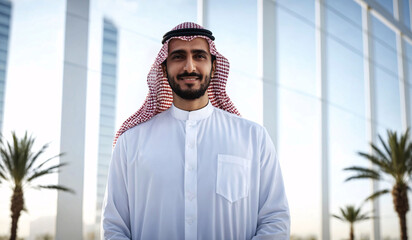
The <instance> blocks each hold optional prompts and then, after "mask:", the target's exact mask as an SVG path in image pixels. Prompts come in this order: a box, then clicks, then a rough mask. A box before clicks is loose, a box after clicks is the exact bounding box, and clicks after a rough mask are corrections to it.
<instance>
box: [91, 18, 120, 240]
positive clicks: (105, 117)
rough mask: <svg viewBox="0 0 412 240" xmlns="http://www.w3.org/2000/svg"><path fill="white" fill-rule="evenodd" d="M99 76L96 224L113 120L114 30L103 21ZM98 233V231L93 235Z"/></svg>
mask: <svg viewBox="0 0 412 240" xmlns="http://www.w3.org/2000/svg"><path fill="white" fill-rule="evenodd" d="M102 49H103V52H102V73H101V74H102V75H101V86H100V123H99V156H98V160H97V161H98V163H97V188H96V192H97V194H96V225H97V226H99V224H100V220H101V210H102V204H103V197H104V193H105V190H106V181H107V173H108V170H109V163H110V159H111V154H112V146H113V139H114V134H115V131H116V129H115V127H116V125H115V120H116V95H117V94H116V85H117V78H116V75H117V74H116V69H117V28H116V26H115V25H114V24H113V23H112V22H111V21H110V20H109V19H106V18H105V19H104V20H103V47H102ZM96 234H99V231H98V232H97V233H96Z"/></svg>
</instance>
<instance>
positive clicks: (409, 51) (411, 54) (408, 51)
mask: <svg viewBox="0 0 412 240" xmlns="http://www.w3.org/2000/svg"><path fill="white" fill-rule="evenodd" d="M403 42H404V43H405V44H404V47H405V49H404V52H405V55H406V58H407V59H408V61H409V62H412V44H411V43H409V42H408V41H406V40H404V41H403Z"/></svg>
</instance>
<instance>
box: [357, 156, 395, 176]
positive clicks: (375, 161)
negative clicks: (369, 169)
mask: <svg viewBox="0 0 412 240" xmlns="http://www.w3.org/2000/svg"><path fill="white" fill-rule="evenodd" d="M358 154H359V155H360V156H362V157H364V158H367V159H369V161H371V162H372V164H373V165H375V166H376V167H378V168H379V169H380V170H381V171H383V172H386V173H387V172H390V171H391V166H390V165H387V164H386V163H385V161H383V160H382V159H381V158H378V157H376V156H374V155H370V154H368V153H364V152H358Z"/></svg>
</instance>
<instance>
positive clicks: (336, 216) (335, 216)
mask: <svg viewBox="0 0 412 240" xmlns="http://www.w3.org/2000/svg"><path fill="white" fill-rule="evenodd" d="M332 217H334V218H337V219H339V220H341V221H345V220H344V219H343V218H341V217H339V216H338V215H335V214H332Z"/></svg>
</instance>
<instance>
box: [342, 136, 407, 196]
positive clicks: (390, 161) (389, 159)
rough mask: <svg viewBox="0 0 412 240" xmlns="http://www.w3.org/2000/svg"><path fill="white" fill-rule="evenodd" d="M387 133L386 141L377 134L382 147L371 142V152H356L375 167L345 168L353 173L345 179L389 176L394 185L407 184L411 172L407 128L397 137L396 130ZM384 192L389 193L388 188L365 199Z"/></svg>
mask: <svg viewBox="0 0 412 240" xmlns="http://www.w3.org/2000/svg"><path fill="white" fill-rule="evenodd" d="M387 134H388V139H387V141H386V142H385V141H384V140H383V139H382V137H381V136H379V142H380V143H381V145H382V148H379V147H378V146H377V145H375V144H372V143H371V144H370V146H371V148H372V154H368V153H364V152H359V153H358V154H359V155H360V156H362V157H364V159H368V160H369V161H370V162H371V163H372V164H373V166H374V167H375V168H374V169H369V168H365V167H360V166H352V167H348V168H345V169H344V170H345V171H351V172H353V175H352V176H350V177H348V178H347V179H346V181H350V180H354V179H374V180H383V179H388V178H389V179H393V180H394V181H395V185H406V186H407V185H408V181H409V180H410V178H411V174H412V142H411V141H409V129H408V130H406V132H405V134H403V135H401V136H399V137H398V135H397V133H396V132H393V131H390V130H388V131H387ZM386 193H390V190H389V189H384V190H380V191H378V192H376V193H373V194H372V195H371V196H369V197H368V198H367V200H370V199H374V198H376V197H379V196H381V195H383V194H386Z"/></svg>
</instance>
